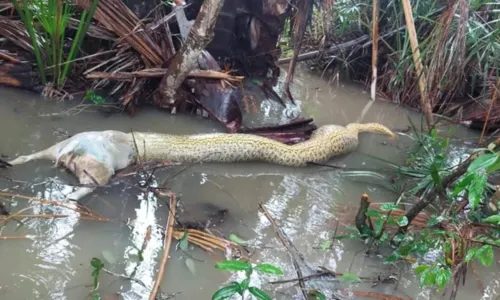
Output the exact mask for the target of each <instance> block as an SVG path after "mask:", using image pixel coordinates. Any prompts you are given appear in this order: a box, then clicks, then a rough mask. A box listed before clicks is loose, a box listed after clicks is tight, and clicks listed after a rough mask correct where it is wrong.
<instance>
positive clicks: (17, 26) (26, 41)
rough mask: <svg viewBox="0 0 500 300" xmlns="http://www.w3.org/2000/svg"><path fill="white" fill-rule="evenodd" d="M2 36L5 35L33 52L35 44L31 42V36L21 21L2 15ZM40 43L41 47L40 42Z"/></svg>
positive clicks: (0, 19)
mask: <svg viewBox="0 0 500 300" xmlns="http://www.w3.org/2000/svg"><path fill="white" fill-rule="evenodd" d="M0 36H3V37H5V38H6V39H7V40H9V41H10V42H12V43H13V44H14V45H16V46H18V47H20V48H21V49H24V50H26V51H29V52H33V45H32V44H31V39H30V36H29V34H28V31H27V30H26V27H25V26H24V24H23V23H22V22H21V21H16V20H12V19H9V18H6V17H2V16H0ZM39 45H40V48H41V44H40V43H39Z"/></svg>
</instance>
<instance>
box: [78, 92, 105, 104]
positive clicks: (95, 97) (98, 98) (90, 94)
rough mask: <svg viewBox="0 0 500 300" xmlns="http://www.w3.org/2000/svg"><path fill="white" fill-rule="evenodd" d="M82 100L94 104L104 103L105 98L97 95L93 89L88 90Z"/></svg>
mask: <svg viewBox="0 0 500 300" xmlns="http://www.w3.org/2000/svg"><path fill="white" fill-rule="evenodd" d="M83 99H84V100H88V101H90V102H92V103H94V104H96V105H99V104H104V103H106V99H104V98H103V97H101V96H99V95H97V94H96V93H95V91H94V90H88V91H87V92H86V93H85V96H84V97H83Z"/></svg>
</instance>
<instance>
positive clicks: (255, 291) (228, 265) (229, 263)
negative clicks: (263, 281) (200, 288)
mask: <svg viewBox="0 0 500 300" xmlns="http://www.w3.org/2000/svg"><path fill="white" fill-rule="evenodd" d="M215 268H217V269H219V270H225V271H233V272H237V271H244V272H245V275H246V278H245V279H244V280H242V281H241V282H231V284H229V285H227V286H225V287H222V288H220V289H219V290H217V291H216V292H215V293H214V295H213V296H212V300H222V299H227V298H229V297H231V296H233V295H236V294H239V295H241V297H242V299H243V295H244V293H245V291H248V292H250V294H252V295H253V296H254V297H256V298H257V299H261V300H268V299H269V300H270V299H271V297H269V295H267V294H266V292H264V291H263V290H261V289H259V288H257V287H253V286H249V285H250V276H251V275H252V273H253V272H254V271H256V272H261V273H266V274H273V275H283V271H282V270H281V269H280V268H278V267H276V266H273V265H271V264H258V265H252V264H251V263H250V262H248V261H242V260H225V261H221V262H219V263H217V264H216V265H215Z"/></svg>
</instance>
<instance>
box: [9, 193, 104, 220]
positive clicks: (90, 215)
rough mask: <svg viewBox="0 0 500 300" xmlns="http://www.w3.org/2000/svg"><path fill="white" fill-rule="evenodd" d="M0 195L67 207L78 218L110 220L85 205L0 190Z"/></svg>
mask: <svg viewBox="0 0 500 300" xmlns="http://www.w3.org/2000/svg"><path fill="white" fill-rule="evenodd" d="M0 196H2V197H12V198H14V197H15V198H19V199H23V200H29V201H36V202H39V203H41V204H47V205H54V206H59V207H63V208H67V209H70V210H72V211H75V212H76V213H79V214H81V216H80V218H87V219H90V220H95V221H103V222H106V221H110V220H109V219H108V218H106V217H104V216H102V215H100V214H99V213H97V212H94V211H92V210H90V209H88V208H87V207H85V206H83V205H80V204H76V207H71V206H70V205H67V204H65V203H61V202H56V201H53V200H47V199H41V198H35V197H30V196H24V195H20V194H15V193H9V192H0ZM17 213H19V212H17ZM11 216H14V217H15V216H16V215H15V214H12V215H11ZM2 221H5V220H2Z"/></svg>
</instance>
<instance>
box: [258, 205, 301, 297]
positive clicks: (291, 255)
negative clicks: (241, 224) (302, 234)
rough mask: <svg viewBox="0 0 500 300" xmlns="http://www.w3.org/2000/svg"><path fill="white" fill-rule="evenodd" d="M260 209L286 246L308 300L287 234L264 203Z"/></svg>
mask: <svg viewBox="0 0 500 300" xmlns="http://www.w3.org/2000/svg"><path fill="white" fill-rule="evenodd" d="M259 208H260V209H261V210H262V212H263V213H264V215H265V216H266V218H267V219H268V220H269V222H271V224H272V225H273V229H274V231H275V232H276V234H277V235H278V238H279V239H280V240H281V243H282V244H283V246H285V248H286V249H287V251H288V253H289V254H290V257H291V258H292V262H293V266H294V268H295V272H296V273H297V277H298V278H299V286H300V290H301V292H302V295H303V296H304V299H305V300H307V299H308V296H307V290H306V285H305V283H304V280H303V279H302V278H303V277H304V276H303V275H302V271H301V270H300V266H299V263H298V262H297V260H296V259H295V256H294V255H293V253H292V252H291V251H290V243H289V242H287V241H286V238H285V234H284V233H283V231H282V230H281V228H280V227H279V226H278V224H276V221H275V220H274V218H273V217H272V216H271V214H270V213H269V211H268V210H267V208H266V207H265V206H264V205H263V204H262V203H259Z"/></svg>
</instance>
